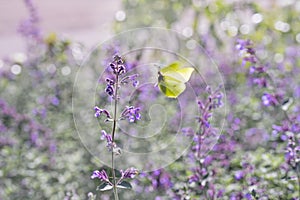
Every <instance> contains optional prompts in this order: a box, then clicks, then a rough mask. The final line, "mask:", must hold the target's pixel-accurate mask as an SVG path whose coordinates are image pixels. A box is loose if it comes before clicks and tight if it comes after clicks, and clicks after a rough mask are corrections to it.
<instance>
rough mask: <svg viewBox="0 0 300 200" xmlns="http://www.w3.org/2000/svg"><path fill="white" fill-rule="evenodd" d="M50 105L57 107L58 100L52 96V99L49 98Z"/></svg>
mask: <svg viewBox="0 0 300 200" xmlns="http://www.w3.org/2000/svg"><path fill="white" fill-rule="evenodd" d="M51 103H52V104H53V105H55V106H58V105H59V99H58V98H57V97H56V96H54V97H52V98H51Z"/></svg>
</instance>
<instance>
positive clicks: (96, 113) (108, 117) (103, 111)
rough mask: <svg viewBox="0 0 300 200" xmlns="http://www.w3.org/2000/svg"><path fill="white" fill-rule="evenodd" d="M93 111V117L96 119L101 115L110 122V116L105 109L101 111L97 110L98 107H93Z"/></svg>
mask: <svg viewBox="0 0 300 200" xmlns="http://www.w3.org/2000/svg"><path fill="white" fill-rule="evenodd" d="M94 110H95V117H96V118H98V117H100V116H101V114H104V115H105V116H106V118H107V120H111V119H112V117H111V116H110V114H109V112H108V111H107V110H105V109H101V108H99V107H98V106H95V107H94Z"/></svg>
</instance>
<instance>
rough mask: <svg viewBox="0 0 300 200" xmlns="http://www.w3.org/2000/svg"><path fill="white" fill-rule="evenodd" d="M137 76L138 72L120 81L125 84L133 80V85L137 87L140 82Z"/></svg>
mask: <svg viewBox="0 0 300 200" xmlns="http://www.w3.org/2000/svg"><path fill="white" fill-rule="evenodd" d="M137 77H138V74H133V75H131V76H126V77H124V78H123V79H122V80H121V81H120V82H121V84H123V85H125V84H128V83H129V82H132V86H133V87H137V86H138V84H139V81H138V80H137Z"/></svg>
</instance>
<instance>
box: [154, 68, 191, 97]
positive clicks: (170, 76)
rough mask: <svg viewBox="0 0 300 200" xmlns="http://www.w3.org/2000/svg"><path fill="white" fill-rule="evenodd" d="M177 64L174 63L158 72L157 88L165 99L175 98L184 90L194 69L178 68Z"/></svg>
mask: <svg viewBox="0 0 300 200" xmlns="http://www.w3.org/2000/svg"><path fill="white" fill-rule="evenodd" d="M180 66H181V64H180V63H179V62H174V63H172V64H170V65H168V66H167V67H165V68H163V69H161V70H160V71H159V76H158V86H159V89H160V91H161V92H162V93H164V94H165V95H166V96H167V97H170V98H177V97H178V96H179V95H180V94H181V93H182V92H183V91H184V90H185V88H186V86H185V83H186V82H188V81H189V79H190V77H191V75H192V73H193V71H194V68H191V67H187V68H180Z"/></svg>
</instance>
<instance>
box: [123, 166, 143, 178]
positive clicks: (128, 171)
mask: <svg viewBox="0 0 300 200" xmlns="http://www.w3.org/2000/svg"><path fill="white" fill-rule="evenodd" d="M120 171H121V174H122V178H123V179H125V178H130V179H133V178H134V177H135V176H136V175H137V174H138V173H139V172H138V170H137V169H135V168H133V167H131V168H128V169H126V170H125V172H123V170H120Z"/></svg>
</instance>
